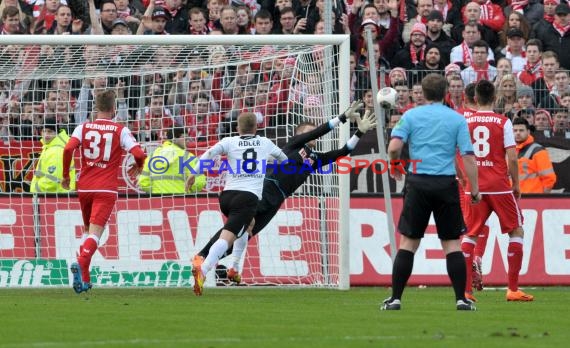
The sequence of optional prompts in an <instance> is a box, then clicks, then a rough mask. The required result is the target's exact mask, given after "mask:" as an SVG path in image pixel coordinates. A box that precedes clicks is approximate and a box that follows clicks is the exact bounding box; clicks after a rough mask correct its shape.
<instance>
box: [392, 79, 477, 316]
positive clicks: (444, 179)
mask: <svg viewBox="0 0 570 348" xmlns="http://www.w3.org/2000/svg"><path fill="white" fill-rule="evenodd" d="M422 89H423V92H424V94H425V98H426V100H427V105H425V106H422V107H418V108H415V109H412V110H408V111H407V112H406V113H405V114H404V116H402V121H401V122H400V123H398V125H397V126H396V127H395V128H394V129H393V130H392V133H391V137H392V139H391V140H390V144H389V146H388V156H389V159H390V161H396V160H399V158H400V155H401V151H402V149H403V147H404V143H408V142H409V147H410V157H411V158H421V159H422V162H421V164H418V166H417V167H416V168H415V169H414V173H413V174H408V175H406V195H405V197H404V203H403V204H404V206H403V208H402V215H401V216H400V221H399V223H398V231H399V232H400V234H401V237H400V244H399V250H398V253H397V254H396V257H395V260H394V265H393V270H392V295H391V296H390V297H389V298H387V299H386V300H384V302H383V303H382V305H381V309H383V310H399V309H400V308H401V298H402V294H403V292H404V288H405V286H406V283H407V282H408V278H409V277H410V275H411V273H412V268H413V265H414V254H415V252H416V250H417V249H418V247H419V246H420V242H421V240H422V238H423V237H424V233H425V230H426V228H427V225H428V222H429V221H428V220H429V217H430V215H431V213H432V210H433V209H435V208H434V207H436V206H437V207H440V208H439V209H441V210H439V212H437V213H436V214H435V215H434V216H435V219H436V225H437V233H438V237H439V238H440V241H441V246H442V248H443V251H444V253H445V255H446V263H447V272H448V275H449V278H450V280H451V283H452V286H453V290H454V293H455V301H456V309H457V310H475V306H473V304H472V302H470V301H469V300H467V299H466V298H465V270H466V267H465V257H464V256H463V254H462V253H461V246H460V242H459V238H460V237H461V235H462V234H463V233H464V232H465V224H464V222H463V218H462V215H461V208H460V204H459V188H458V184H457V180H456V179H455V174H456V171H455V166H454V160H455V153H456V151H457V150H456V149H457V147H459V151H460V153H461V155H462V156H463V161H464V164H465V169H466V173H467V175H468V177H469V181H470V182H471V183H472V185H473V189H472V190H471V195H472V200H473V201H474V202H478V201H479V200H480V199H481V196H480V195H479V192H478V184H477V168H476V165H475V160H474V157H473V146H472V144H471V138H470V137H469V133H468V129H467V124H466V122H465V118H463V116H461V115H459V114H457V113H456V112H454V111H453V110H451V109H449V108H448V107H446V106H444V105H443V104H442V102H443V99H444V97H445V94H446V89H447V81H446V80H445V78H444V77H443V76H441V75H437V74H430V75H428V76H426V78H425V79H424V80H423V81H422ZM411 134H413V136H411ZM435 149H437V151H435ZM393 177H394V178H395V179H397V180H401V179H402V173H400V172H398V171H394V174H393Z"/></svg>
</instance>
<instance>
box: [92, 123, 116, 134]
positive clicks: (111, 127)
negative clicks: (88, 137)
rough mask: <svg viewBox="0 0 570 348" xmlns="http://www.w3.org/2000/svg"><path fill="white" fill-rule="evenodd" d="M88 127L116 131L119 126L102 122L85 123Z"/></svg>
mask: <svg viewBox="0 0 570 348" xmlns="http://www.w3.org/2000/svg"><path fill="white" fill-rule="evenodd" d="M85 128H86V129H98V130H102V131H111V132H114V131H116V130H117V128H118V127H117V126H115V125H112V124H101V123H85Z"/></svg>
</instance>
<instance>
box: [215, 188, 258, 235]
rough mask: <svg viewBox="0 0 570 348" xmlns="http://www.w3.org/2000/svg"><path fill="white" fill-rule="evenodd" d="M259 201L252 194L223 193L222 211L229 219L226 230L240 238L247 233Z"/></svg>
mask: <svg viewBox="0 0 570 348" xmlns="http://www.w3.org/2000/svg"><path fill="white" fill-rule="evenodd" d="M258 200H259V199H258V198H257V196H256V195H255V194H253V193H251V192H247V191H235V190H228V191H223V192H222V194H221V195H220V210H221V211H222V213H223V214H224V215H225V216H226V217H227V218H228V219H227V221H226V224H225V225H224V229H226V230H228V231H230V232H232V233H233V234H235V235H236V236H238V237H239V236H241V235H242V233H244V232H245V231H247V228H248V226H249V223H250V222H251V219H253V217H254V216H255V212H256V209H257V202H258Z"/></svg>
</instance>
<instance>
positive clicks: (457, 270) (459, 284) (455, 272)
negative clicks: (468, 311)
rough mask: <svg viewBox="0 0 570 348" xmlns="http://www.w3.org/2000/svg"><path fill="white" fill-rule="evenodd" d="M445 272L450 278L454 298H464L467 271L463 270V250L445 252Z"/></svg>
mask: <svg viewBox="0 0 570 348" xmlns="http://www.w3.org/2000/svg"><path fill="white" fill-rule="evenodd" d="M445 259H446V261H447V274H448V275H449V279H451V285H452V286H453V291H455V300H462V299H464V298H465V282H466V280H467V271H466V270H465V257H464V256H463V252H461V251H455V252H452V253H449V254H447V256H446V257H445Z"/></svg>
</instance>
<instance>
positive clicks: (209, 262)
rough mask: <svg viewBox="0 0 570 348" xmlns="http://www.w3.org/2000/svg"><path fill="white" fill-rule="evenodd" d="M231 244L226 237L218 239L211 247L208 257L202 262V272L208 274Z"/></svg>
mask: <svg viewBox="0 0 570 348" xmlns="http://www.w3.org/2000/svg"><path fill="white" fill-rule="evenodd" d="M228 248H229V245H228V242H226V241H225V240H224V239H218V240H217V241H216V242H215V243H214V245H212V247H211V248H210V252H209V253H208V257H206V259H205V260H204V263H202V272H203V273H204V275H206V274H207V273H208V272H209V271H210V269H212V267H214V265H215V264H216V263H218V261H219V260H220V257H222V255H224V254H225V253H226V251H227V250H228Z"/></svg>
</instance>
